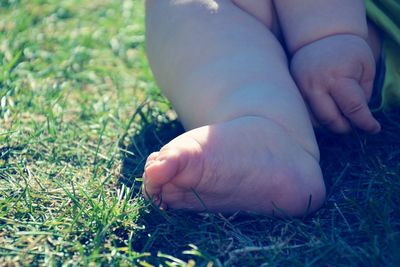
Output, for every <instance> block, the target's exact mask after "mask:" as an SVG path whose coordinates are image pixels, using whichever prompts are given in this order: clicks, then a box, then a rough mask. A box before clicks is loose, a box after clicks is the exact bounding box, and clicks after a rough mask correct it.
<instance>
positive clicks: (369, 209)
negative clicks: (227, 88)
mask: <svg viewBox="0 0 400 267" xmlns="http://www.w3.org/2000/svg"><path fill="white" fill-rule="evenodd" d="M0 62H1V64H0V265H9V266H13V265H14V266H18V265H66V266H69V265H71V266H74V265H138V266H152V265H153V266H159V265H163V266H194V265H196V266H211V265H214V266H259V265H262V266H271V265H272V266H275V265H279V266H281V265H282V266H321V265H325V266H337V265H343V266H382V265H386V266H395V265H396V264H397V265H399V264H400V257H399V256H398V255H399V252H400V208H399V207H400V179H399V174H400V165H399V160H400V140H399V138H398V137H399V134H400V127H399V125H398V124H397V123H396V121H397V122H398V121H400V120H399V118H396V115H393V116H392V117H391V119H390V120H389V119H388V118H387V117H383V116H382V118H381V120H382V121H383V125H384V131H383V133H382V134H380V135H378V136H364V135H362V134H360V133H354V134H352V135H350V136H346V137H338V136H334V135H329V134H319V135H318V139H319V143H320V145H321V154H322V167H323V170H324V173H325V178H326V183H327V185H328V198H327V201H326V204H325V206H324V207H323V208H322V209H321V210H320V211H319V212H317V214H315V215H314V216H311V217H307V218H304V219H301V220H300V219H290V220H282V219H281V220H278V219H274V218H268V217H262V216H247V217H243V216H238V215H234V216H230V217H227V216H222V215H219V214H187V213H184V212H160V211H158V209H157V208H154V207H152V206H151V205H149V204H148V203H145V202H144V201H143V199H142V198H141V197H140V192H139V190H138V188H139V187H140V177H141V172H142V170H143V164H144V160H145V158H146V156H147V155H148V154H149V153H150V152H151V151H153V150H156V149H158V148H159V147H160V146H161V145H162V144H163V143H165V142H167V141H168V140H170V139H172V138H173V137H174V136H176V135H177V134H179V133H180V132H181V131H182V128H181V126H180V124H179V123H178V122H177V121H175V120H174V119H175V117H174V114H173V112H171V110H170V106H169V104H168V102H167V101H166V100H165V99H164V98H163V97H162V96H160V93H159V90H158V88H157V87H156V85H155V83H154V81H153V79H152V77H151V74H150V70H149V67H148V65H147V62H146V59H145V54H144V29H143V7H142V1H139V0H123V1H122V0H121V1H112V0H102V1H98V0H91V1H88V0H82V1H77V0H61V1H55V0H30V1H27V0H0Z"/></svg>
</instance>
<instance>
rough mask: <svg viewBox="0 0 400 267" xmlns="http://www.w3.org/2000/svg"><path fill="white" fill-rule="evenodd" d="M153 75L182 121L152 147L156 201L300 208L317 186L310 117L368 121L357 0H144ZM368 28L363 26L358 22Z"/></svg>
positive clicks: (148, 191) (147, 179)
mask: <svg viewBox="0 0 400 267" xmlns="http://www.w3.org/2000/svg"><path fill="white" fill-rule="evenodd" d="M146 13H147V19H146V25H147V51H148V58H149V61H150V65H151V67H152V70H153V73H154V76H155V78H156V80H157V82H158V84H159V86H160V87H161V89H162V90H163V92H164V94H165V95H166V96H167V97H168V98H169V99H170V101H171V102H172V104H173V106H174V108H175V109H176V111H177V113H178V115H179V117H180V120H181V121H182V123H183V125H184V127H185V129H187V130H188V131H187V132H186V133H184V134H182V135H181V136H178V137H177V138H175V139H174V140H172V141H171V142H170V143H168V144H167V145H165V146H164V147H163V148H162V149H161V150H160V151H159V152H155V153H152V154H151V155H150V156H149V157H148V159H147V162H146V166H145V173H144V175H143V193H144V196H145V198H147V199H151V200H153V201H154V202H155V203H157V204H158V205H160V207H161V208H164V209H165V208H173V209H186V210H192V211H210V212H222V213H234V212H237V211H244V212H251V213H257V214H274V215H277V216H302V215H304V214H306V213H309V212H313V211H315V210H317V209H318V208H319V207H320V206H321V205H322V203H323V202H324V198H325V185H324V181H323V177H322V173H321V169H320V166H319V150H318V146H317V143H316V140H315V136H314V131H313V123H314V126H316V125H320V126H323V127H326V128H329V129H331V130H332V131H334V132H337V133H346V132H349V131H350V130H351V128H352V127H357V128H359V129H361V130H363V131H365V132H368V133H372V134H374V133H377V132H379V131H380V125H379V123H378V122H377V121H376V120H375V119H374V117H373V116H372V114H371V112H370V110H369V108H368V105H367V104H368V101H369V99H370V97H371V93H372V87H373V82H374V77H375V62H376V59H377V58H378V57H379V54H380V52H379V51H380V40H379V37H378V34H377V33H376V31H375V30H374V29H373V28H372V27H368V24H367V19H366V14H365V7H364V1H362V0H336V1H315V0H276V1H273V0H236V1H233V0H147V1H146ZM368 28H369V29H368Z"/></svg>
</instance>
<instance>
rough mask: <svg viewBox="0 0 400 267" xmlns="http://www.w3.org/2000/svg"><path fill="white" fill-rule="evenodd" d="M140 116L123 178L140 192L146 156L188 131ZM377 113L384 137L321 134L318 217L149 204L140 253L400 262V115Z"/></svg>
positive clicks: (218, 259)
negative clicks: (323, 190) (323, 195)
mask: <svg viewBox="0 0 400 267" xmlns="http://www.w3.org/2000/svg"><path fill="white" fill-rule="evenodd" d="M137 116H138V118H139V121H140V123H139V124H138V125H139V130H138V131H137V132H136V133H135V134H134V136H132V137H130V139H129V145H128V146H127V147H126V149H125V150H126V151H125V152H124V157H123V164H122V170H121V181H122V182H123V183H125V184H127V185H128V186H130V187H132V188H134V189H135V190H136V191H137V192H139V190H140V184H141V182H140V181H138V180H137V179H136V178H138V177H141V176H142V172H143V167H144V163H145V160H146V157H147V156H148V155H149V154H150V153H151V152H152V151H157V150H159V149H160V148H161V147H162V146H163V145H164V144H166V143H167V142H168V141H170V140H172V139H173V138H174V137H176V136H178V135H179V134H181V133H183V131H184V130H183V127H182V125H181V124H180V123H179V122H178V121H177V120H172V121H171V120H168V119H167V118H166V116H165V115H164V114H163V113H161V112H154V111H149V110H146V111H138V112H137ZM376 116H377V117H378V119H379V120H380V121H381V123H382V126H383V127H382V132H381V133H380V134H378V135H374V136H372V135H366V134H363V133H361V132H358V131H354V132H353V133H351V134H349V135H345V136H344V135H342V136H339V135H334V134H332V133H323V132H319V133H317V140H318V143H319V145H320V150H321V167H322V170H323V173H324V177H325V182H326V186H327V199H326V203H325V205H324V207H323V208H322V209H321V210H319V211H318V212H317V213H316V214H314V215H312V216H309V217H307V218H303V219H302V220H300V219H291V220H284V219H275V218H270V217H266V216H251V215H249V216H245V217H244V216H237V215H233V216H231V217H226V216H222V215H220V214H188V213H184V212H180V211H172V212H171V211H167V212H165V211H159V210H158V209H157V207H151V206H149V209H148V211H147V212H145V213H143V216H142V218H141V220H142V223H143V224H144V225H145V230H143V231H142V232H141V233H139V234H138V235H137V237H136V239H135V240H134V242H133V244H132V246H133V248H134V249H135V250H136V251H140V252H145V251H148V252H152V253H153V256H156V255H157V253H158V252H160V251H161V252H163V253H165V254H166V255H172V256H165V254H158V256H157V257H153V260H154V262H153V263H154V264H160V263H163V260H162V259H163V257H164V259H168V260H169V261H171V257H172V258H173V259H174V258H175V257H176V258H175V259H176V260H177V261H179V260H178V258H179V259H182V260H188V259H190V258H196V260H197V261H198V262H200V263H203V264H206V263H207V262H208V261H213V262H215V263H216V264H217V265H219V264H222V265H226V266H230V265H234V266H235V265H237V266H243V264H244V265H246V266H253V265H254V266H255V265H261V264H272V265H292V264H300V263H305V262H307V263H309V265H321V264H322V265H324V264H330V265H338V264H339V265H348V266H364V265H365V266H370V265H393V264H394V265H396V264H397V263H400V258H399V257H398V255H399V253H400V114H398V113H393V114H391V115H383V114H376ZM189 244H193V245H195V246H192V247H189V246H188V245H189ZM188 249H189V250H190V251H189V252H185V253H184V254H182V252H184V251H187V250H188ZM193 255H196V256H193ZM153 260H152V261H153ZM172 261H173V260H172ZM394 265H393V266H394Z"/></svg>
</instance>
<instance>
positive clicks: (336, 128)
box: [307, 92, 351, 133]
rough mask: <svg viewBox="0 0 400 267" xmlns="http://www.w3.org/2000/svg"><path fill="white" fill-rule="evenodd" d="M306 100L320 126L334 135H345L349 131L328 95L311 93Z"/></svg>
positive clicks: (349, 128)
mask: <svg viewBox="0 0 400 267" xmlns="http://www.w3.org/2000/svg"><path fill="white" fill-rule="evenodd" d="M307 100H308V102H309V105H310V107H311V109H312V111H313V113H314V116H315V117H316V118H317V119H318V121H319V123H320V124H321V125H323V126H325V127H327V128H329V129H330V130H332V131H333V132H336V133H347V132H349V131H350V130H351V127H350V125H349V123H348V122H347V120H346V119H345V118H344V117H343V116H342V114H341V112H340V110H339V108H338V107H337V105H336V103H335V101H334V100H333V99H332V97H331V96H330V95H328V94H325V93H322V92H313V93H310V94H309V95H308V96H307Z"/></svg>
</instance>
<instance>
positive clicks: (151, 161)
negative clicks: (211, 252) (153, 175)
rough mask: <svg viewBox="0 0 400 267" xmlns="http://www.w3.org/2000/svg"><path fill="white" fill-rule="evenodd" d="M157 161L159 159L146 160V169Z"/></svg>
mask: <svg viewBox="0 0 400 267" xmlns="http://www.w3.org/2000/svg"><path fill="white" fill-rule="evenodd" d="M156 162H157V160H150V161H148V162H146V165H145V166H144V169H145V170H146V169H147V168H150V166H152V165H154V163H156Z"/></svg>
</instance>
